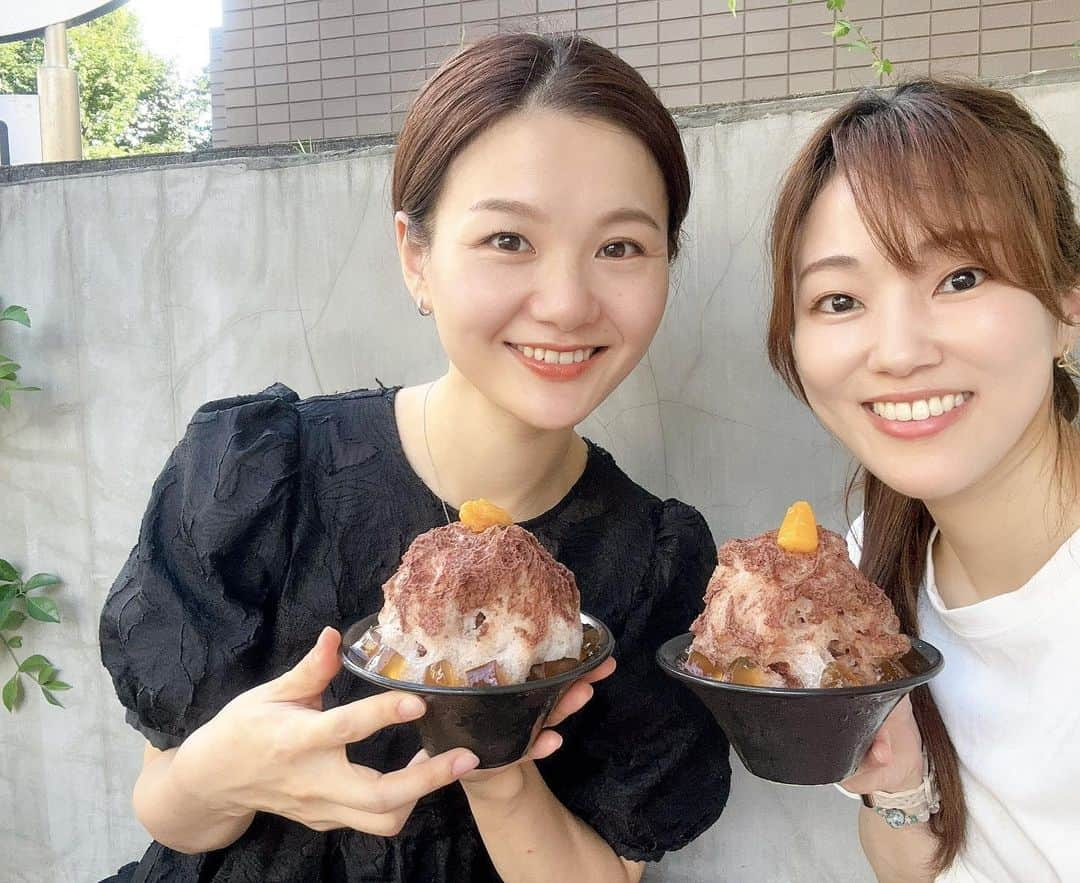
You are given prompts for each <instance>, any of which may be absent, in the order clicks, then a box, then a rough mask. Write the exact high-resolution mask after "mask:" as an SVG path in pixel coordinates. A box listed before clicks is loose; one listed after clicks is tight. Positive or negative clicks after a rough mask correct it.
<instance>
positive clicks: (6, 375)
mask: <svg viewBox="0 0 1080 883" xmlns="http://www.w3.org/2000/svg"><path fill="white" fill-rule="evenodd" d="M0 322H14V323H15V324H17V325H22V326H24V327H26V328H29V327H30V315H29V313H27V311H26V308H25V307H20V306H18V305H16V304H12V305H11V306H9V307H7V308H6V309H5V310H4V311H3V312H0ZM21 367H22V366H21V365H19V364H18V363H17V362H14V361H12V360H11V359H10V358H8V357H7V356H0V405H3V407H5V408H10V407H11V393H12V392H15V391H16V390H18V391H22V392H28V391H30V390H36V389H37V387H36V386H20V385H19V383H18V377H17V372H18V371H19V369H20V368H21ZM58 585H60V577H58V576H55V575H54V574H51V573H35V574H33V575H32V576H31V577H29V578H28V579H26V580H24V579H23V578H22V573H21V572H20V571H19V569H18V568H17V567H15V565H14V564H12V563H11V562H10V561H5V560H4V559H3V558H0V645H3V648H4V649H5V650H7V653H8V655H9V656H10V657H11V660H12V662H14V663H15V671H14V673H13V674H12V675H11V677H10V678H8V680H7V681H5V682H4V686H3V690H2V691H0V699H2V701H3V703H4V707H5V708H6V709H7V710H8V711H15V709H16V708H18V707H19V704H20V703H21V702H22V700H23V695H24V691H23V678H26V679H27V680H28V681H30V682H31V683H33V684H36V685H37V687H38V689H40V690H41V695H42V696H44V697H45V701H46V702H48V703H49V704H50V705H58V706H60V707H63V706H62V705H61V702H60V700H59V699H57V698H56V695H55V694H56V693H59V692H63V691H64V690H70V689H71V685H70V684H66V683H64V682H63V681H61V680H60V679H59V678H57V676H56V666H55V665H53V664H52V662H50V661H49V660H48V659H46V658H45V657H44V656H42V655H40V654H38V653H35V654H33V655H31V656H28V657H27V658H26V659H20V658H19V656H18V654H16V653H15V651H16V650H19V649H21V648H22V645H23V636H22V635H21V634H19V630H20V629H21V628H22V627H23V626H24V625H25V624H26V621H27V620H28V619H32V620H36V621H37V622H44V623H54V622H60V608H59V607H58V606H57V603H56V602H55V601H54V600H53V599H52V598H50V597H49V596H48V595H47V594H45V591H46V590H47V589H51V588H53V587H55V586H58Z"/></svg>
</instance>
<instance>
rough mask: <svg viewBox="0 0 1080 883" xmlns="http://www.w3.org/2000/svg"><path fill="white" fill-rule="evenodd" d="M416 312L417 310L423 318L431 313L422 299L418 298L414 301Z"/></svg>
mask: <svg viewBox="0 0 1080 883" xmlns="http://www.w3.org/2000/svg"><path fill="white" fill-rule="evenodd" d="M416 312H418V313H419V314H420V315H421V316H423V317H424V318H425V319H426V318H427V317H428V316H430V315H431V310H429V309H428V308H427V307H425V306H424V301H423V300H418V301H417V302H416Z"/></svg>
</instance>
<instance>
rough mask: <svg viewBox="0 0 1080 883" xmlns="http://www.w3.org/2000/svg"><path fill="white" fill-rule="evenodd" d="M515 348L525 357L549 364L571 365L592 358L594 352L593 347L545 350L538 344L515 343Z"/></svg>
mask: <svg viewBox="0 0 1080 883" xmlns="http://www.w3.org/2000/svg"><path fill="white" fill-rule="evenodd" d="M515 348H516V349H517V350H518V352H520V353H521V354H522V355H523V356H525V358H526V359H535V360H536V361H537V362H546V363H547V364H549V365H572V364H574V363H575V362H584V361H585V360H586V359H589V358H592V354H593V353H595V352H596V349H595V348H594V347H589V348H588V349H582V350H568V351H565V352H560V351H558V350H546V349H543V348H542V347H538V346H537V347H532V346H518V345H517V344H515Z"/></svg>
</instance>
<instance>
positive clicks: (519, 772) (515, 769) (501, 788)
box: [461, 761, 529, 804]
mask: <svg viewBox="0 0 1080 883" xmlns="http://www.w3.org/2000/svg"><path fill="white" fill-rule="evenodd" d="M525 763H529V761H525V762H523V763H514V764H510V765H509V766H506V767H503V768H502V769H498V770H477V771H476V772H474V773H470V774H469V775H467V776H465V777H463V778H462V779H461V787H462V788H464V789H465V796H466V797H467V798H468V799H469V802H470V803H472V802H474V801H480V802H484V803H503V804H505V803H511V802H513V801H515V800H517V799H518V798H520V797H521V795H522V794H523V793H524V791H525V788H526V777H525V771H524V769H523V767H524V765H525Z"/></svg>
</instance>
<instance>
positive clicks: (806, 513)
mask: <svg viewBox="0 0 1080 883" xmlns="http://www.w3.org/2000/svg"><path fill="white" fill-rule="evenodd" d="M776 545H778V546H779V547H780V548H781V549H784V550H785V551H788V552H816V551H817V547H818V531H817V522H816V521H815V520H814V510H813V509H811V508H810V504H809V503H807V502H805V501H804V500H800V501H799V502H797V503H793V504H792V506H791V507H790V508H789V509H788V510H787V514H786V515H785V516H784V523H783V524H781V525H780V530H779V532H778V533H777V535H776Z"/></svg>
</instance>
